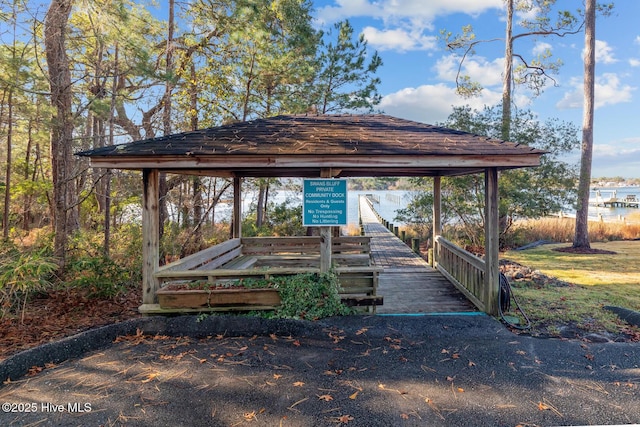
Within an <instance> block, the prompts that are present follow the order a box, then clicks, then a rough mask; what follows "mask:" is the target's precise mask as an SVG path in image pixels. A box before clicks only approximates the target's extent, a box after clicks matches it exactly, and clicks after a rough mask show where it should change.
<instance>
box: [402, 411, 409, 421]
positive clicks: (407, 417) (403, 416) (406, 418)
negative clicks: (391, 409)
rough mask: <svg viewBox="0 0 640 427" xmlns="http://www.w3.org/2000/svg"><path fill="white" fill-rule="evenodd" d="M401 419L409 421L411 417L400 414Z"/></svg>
mask: <svg viewBox="0 0 640 427" xmlns="http://www.w3.org/2000/svg"><path fill="white" fill-rule="evenodd" d="M400 418H402V419H403V420H408V419H409V415H407V414H404V413H403V414H400Z"/></svg>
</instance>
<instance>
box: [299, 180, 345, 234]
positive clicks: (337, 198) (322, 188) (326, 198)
mask: <svg viewBox="0 0 640 427" xmlns="http://www.w3.org/2000/svg"><path fill="white" fill-rule="evenodd" d="M302 189H303V197H302V225H304V226H305V227H312V226H327V227H330V226H337V225H347V180H346V179H305V180H304V183H303V186H302Z"/></svg>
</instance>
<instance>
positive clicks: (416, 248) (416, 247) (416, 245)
mask: <svg viewBox="0 0 640 427" xmlns="http://www.w3.org/2000/svg"><path fill="white" fill-rule="evenodd" d="M411 250H413V252H415V253H417V254H418V255H420V239H417V238H415V237H414V238H413V239H411Z"/></svg>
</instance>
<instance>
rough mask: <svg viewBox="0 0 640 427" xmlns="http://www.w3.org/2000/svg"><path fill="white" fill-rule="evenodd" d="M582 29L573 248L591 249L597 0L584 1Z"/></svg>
mask: <svg viewBox="0 0 640 427" xmlns="http://www.w3.org/2000/svg"><path fill="white" fill-rule="evenodd" d="M585 3H586V9H585V29H584V48H585V53H584V111H583V116H582V154H581V157H580V182H579V184H578V210H577V212H576V232H575V236H574V238H573V247H574V248H585V249H588V248H590V247H591V245H590V244H589V184H590V181H591V161H592V158H593V116H594V98H595V68H596V56H595V55H596V54H595V44H596V0H586V2H585Z"/></svg>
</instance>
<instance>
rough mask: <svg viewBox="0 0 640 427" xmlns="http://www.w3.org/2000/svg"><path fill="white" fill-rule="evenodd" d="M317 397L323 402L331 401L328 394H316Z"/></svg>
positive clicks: (331, 398)
mask: <svg viewBox="0 0 640 427" xmlns="http://www.w3.org/2000/svg"><path fill="white" fill-rule="evenodd" d="M318 399H320V400H324V401H325V402H331V401H332V400H333V397H332V396H331V395H330V394H323V395H322V396H318Z"/></svg>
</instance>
